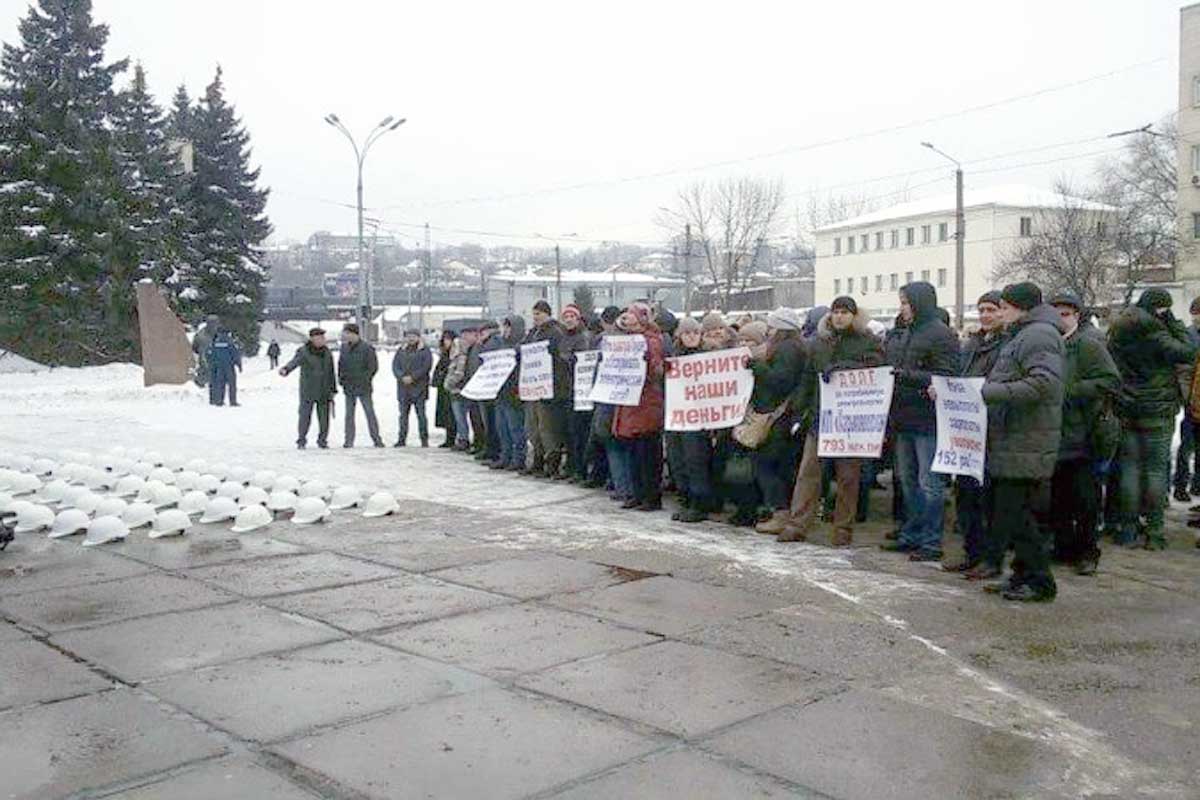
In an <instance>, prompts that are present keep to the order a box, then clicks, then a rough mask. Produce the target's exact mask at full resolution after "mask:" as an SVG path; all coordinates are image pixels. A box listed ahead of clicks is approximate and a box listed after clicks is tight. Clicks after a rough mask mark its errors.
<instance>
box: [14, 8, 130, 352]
mask: <svg viewBox="0 0 1200 800" xmlns="http://www.w3.org/2000/svg"><path fill="white" fill-rule="evenodd" d="M107 39H108V28H107V27H106V26H104V25H97V24H94V23H93V21H92V4H91V2H90V0H40V1H39V2H38V3H36V4H34V5H33V6H31V7H30V9H29V12H28V13H27V15H26V16H25V17H24V18H23V19H22V20H21V22H20V27H19V41H18V42H17V43H16V44H13V45H9V44H5V45H4V52H3V56H2V60H0V345H3V346H5V347H11V348H13V349H15V350H16V351H17V352H20V353H22V354H24V355H27V356H30V357H32V358H35V359H38V360H40V361H43V362H46V363H55V364H83V363H99V362H106V361H114V360H132V359H136V358H137V355H138V354H137V342H138V339H137V331H136V321H135V320H133V319H131V318H130V317H129V314H128V304H127V303H123V302H119V300H120V299H121V297H122V294H123V291H122V289H123V287H122V286H121V285H120V281H121V280H122V269H123V264H122V262H121V258H122V251H123V249H124V247H123V243H122V239H123V235H124V231H125V225H124V224H123V215H122V210H123V203H122V199H121V195H122V191H123V190H122V186H121V181H120V174H119V169H118V168H117V165H116V163H115V159H114V158H113V155H114V148H113V146H112V136H111V132H110V124H109V123H110V114H111V111H112V107H113V103H114V95H113V89H112V86H113V78H114V76H115V75H117V74H119V73H120V72H121V71H123V70H124V69H125V67H126V62H124V61H119V62H116V63H113V64H106V63H105V60H104V45H105V43H106V41H107Z"/></svg>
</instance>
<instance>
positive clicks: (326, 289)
mask: <svg viewBox="0 0 1200 800" xmlns="http://www.w3.org/2000/svg"><path fill="white" fill-rule="evenodd" d="M358 280H359V277H358V273H357V272H354V271H350V270H347V271H344V272H326V273H325V279H324V280H323V281H322V282H321V290H322V294H323V295H324V296H325V298H326V299H328V300H346V301H349V302H354V301H355V300H357V299H358Z"/></svg>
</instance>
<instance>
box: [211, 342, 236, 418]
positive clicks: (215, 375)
mask: <svg viewBox="0 0 1200 800" xmlns="http://www.w3.org/2000/svg"><path fill="white" fill-rule="evenodd" d="M208 367H209V370H210V372H209V387H208V401H209V402H210V403H211V404H212V405H214V406H223V405H225V387H229V405H231V406H236V405H237V404H238V401H237V374H238V373H239V372H241V371H242V351H241V350H240V349H239V348H238V346H237V342H235V341H234V340H233V335H232V334H231V333H230V332H229V331H228V330H226V329H225V328H224V327H221V328H218V329H217V333H216V335H215V336H213V338H212V341H211V342H210V343H209V345H208Z"/></svg>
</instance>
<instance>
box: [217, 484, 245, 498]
mask: <svg viewBox="0 0 1200 800" xmlns="http://www.w3.org/2000/svg"><path fill="white" fill-rule="evenodd" d="M243 488H244V487H243V486H242V485H241V484H240V483H238V482H237V481H225V482H224V483H222V484H221V485H220V486H219V487H218V488H217V497H228V498H231V499H233V500H236V499H237V497H238V495H239V494H241V493H242V489H243Z"/></svg>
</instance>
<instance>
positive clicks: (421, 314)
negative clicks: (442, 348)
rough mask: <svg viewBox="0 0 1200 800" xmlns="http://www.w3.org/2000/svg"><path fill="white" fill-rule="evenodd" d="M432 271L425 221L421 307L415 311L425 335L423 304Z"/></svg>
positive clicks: (425, 300)
mask: <svg viewBox="0 0 1200 800" xmlns="http://www.w3.org/2000/svg"><path fill="white" fill-rule="evenodd" d="M431 272H433V248H432V246H431V244H430V241H429V223H428V222H426V223H425V264H424V266H423V268H422V269H421V308H420V310H419V311H417V327H418V328H420V329H421V336H422V337H424V336H425V306H426V305H428V304H429V277H430V273H431Z"/></svg>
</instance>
